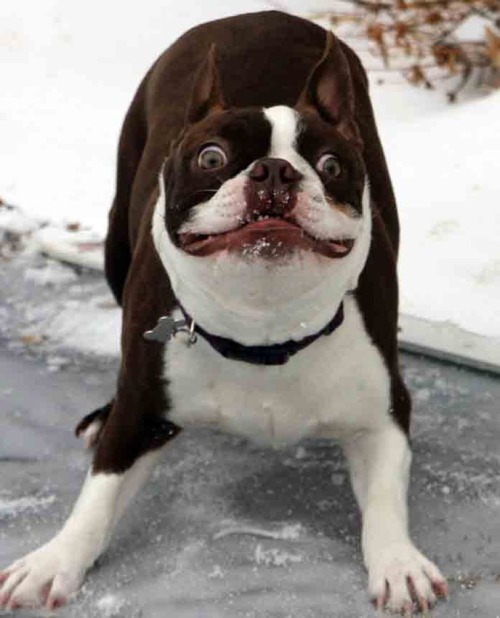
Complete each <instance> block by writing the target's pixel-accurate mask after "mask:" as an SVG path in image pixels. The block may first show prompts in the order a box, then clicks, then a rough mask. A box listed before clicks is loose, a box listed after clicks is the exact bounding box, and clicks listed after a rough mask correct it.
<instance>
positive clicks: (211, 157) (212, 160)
mask: <svg viewBox="0 0 500 618" xmlns="http://www.w3.org/2000/svg"><path fill="white" fill-rule="evenodd" d="M226 164H227V155H226V153H225V152H224V151H223V150H222V148H221V147H220V146H214V145H212V146H206V147H205V148H203V150H202V151H201V152H200V154H199V155H198V167H201V169H202V170H217V169H219V168H221V167H224V166H225V165H226Z"/></svg>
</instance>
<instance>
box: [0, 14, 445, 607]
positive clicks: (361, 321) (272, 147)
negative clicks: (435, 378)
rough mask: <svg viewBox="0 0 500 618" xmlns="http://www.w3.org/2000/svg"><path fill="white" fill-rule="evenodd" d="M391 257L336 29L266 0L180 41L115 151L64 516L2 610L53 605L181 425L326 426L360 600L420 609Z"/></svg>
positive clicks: (368, 113) (278, 438)
mask: <svg viewBox="0 0 500 618" xmlns="http://www.w3.org/2000/svg"><path fill="white" fill-rule="evenodd" d="M397 253H398V218H397V212H396V204H395V201H394V195H393V192H392V188H391V183H390V179H389V175H388V171H387V168H386V164H385V160H384V155H383V152H382V148H381V145H380V142H379V139H378V136H377V130H376V127H375V123H374V119H373V113H372V109H371V105H370V100H369V97H368V89H367V79H366V75H365V73H364V71H363V68H362V67H361V65H360V63H359V60H358V59H357V57H356V55H355V54H354V53H353V52H352V51H351V50H350V49H349V48H348V47H347V46H346V45H344V44H343V43H342V42H340V41H339V40H338V39H336V38H335V37H334V36H333V35H332V34H327V33H326V32H325V31H324V30H323V29H322V28H320V27H319V26H316V25H314V24H312V23H309V22H307V21H305V20H302V19H299V18H296V17H292V16H288V15H285V14H283V13H279V12H266V13H253V14H250V15H243V16H239V17H232V18H229V19H225V20H219V21H216V22H212V23H209V24H205V25H202V26H200V27H198V28H195V29H194V30H191V31H189V32H188V33H187V34H185V35H184V36H183V37H182V38H180V39H179V40H178V41H177V42H176V43H175V44H174V45H173V46H172V47H171V48H170V49H168V50H167V51H166V52H165V53H164V54H163V55H162V56H161V57H160V58H159V59H158V60H157V62H156V63H155V64H154V65H153V67H152V69H151V70H150V71H149V73H148V74H147V76H146V77H145V79H144V80H143V82H142V83H141V85H140V87H139V90H138V92H137V94H136V96H135V98H134V101H133V103H132V105H131V107H130V109H129V111H128V114H127V116H126V119H125V123H124V127H123V131H122V135H121V140H120V145H119V152H118V175H117V187H116V196H115V200H114V203H113V207H112V209H111V213H110V219H109V231H108V236H107V241H106V275H107V278H108V281H109V284H110V286H111V289H112V291H113V293H114V295H115V297H116V299H117V301H118V302H119V303H120V304H121V305H122V307H123V336H122V365H121V371H120V375H119V378H118V383H117V389H116V394H115V396H114V398H113V401H112V402H110V403H109V404H108V405H107V406H104V407H103V408H102V409H100V410H97V411H96V412H94V413H92V414H91V415H89V416H88V417H86V418H85V419H83V421H82V422H81V423H80V425H79V426H78V428H77V432H78V433H79V434H80V435H82V436H83V437H84V439H85V441H86V443H87V444H88V445H89V446H91V447H92V448H93V449H94V455H93V463H92V467H91V469H90V471H89V473H88V476H87V478H86V480H85V483H84V486H83V489H82V492H81V495H80V497H79V499H78V501H77V504H76V506H75V507H74V510H73V512H72V514H71V515H70V517H69V519H68V520H67V522H66V523H65V524H64V526H63V527H62V529H61V531H60V532H59V533H58V534H57V535H56V536H55V537H54V538H53V539H52V540H51V541H49V542H48V543H47V544H46V545H44V546H43V547H41V548H40V549H38V550H36V551H34V552H33V553H31V554H29V555H27V556H26V557H24V558H23V559H21V560H19V561H17V562H15V563H14V564H13V565H11V566H10V567H8V568H7V569H6V570H4V571H3V572H2V574H1V581H2V587H1V595H2V596H1V602H2V604H4V605H6V606H7V607H8V608H11V609H12V608H15V607H19V606H26V605H35V606H37V605H42V604H45V605H46V606H47V607H49V608H53V607H56V606H58V605H60V604H62V603H64V602H66V601H67V600H68V598H69V597H70V595H72V594H73V593H75V592H76V591H77V590H78V588H79V586H80V584H81V583H82V580H83V578H84V575H85V572H86V571H87V569H88V568H89V567H90V566H91V565H92V564H93V562H94V561H95V560H96V558H97V557H98V556H99V555H100V554H101V553H102V552H103V551H104V550H105V548H106V545H107V543H108V542H109V540H110V537H111V533H112V531H113V528H114V526H115V525H116V523H117V521H118V519H119V518H120V516H121V514H122V513H123V511H124V509H125V507H126V506H127V504H128V503H129V502H130V500H131V499H132V498H133V496H134V494H135V493H136V492H137V490H138V489H139V487H140V486H141V484H142V483H143V481H145V480H146V479H147V477H148V475H149V473H150V471H151V469H152V468H153V466H154V464H155V462H156V461H157V458H158V453H159V451H160V449H161V447H163V446H164V445H165V444H166V443H168V442H169V441H170V440H172V439H174V438H175V436H176V435H177V434H178V433H179V432H180V431H181V430H183V429H189V426H190V425H192V424H197V423H198V424H205V425H210V426H218V427H220V428H221V429H223V430H227V431H229V432H232V433H235V434H238V435H240V436H244V437H246V438H248V439H250V440H253V441H257V442H259V443H261V444H265V445H273V446H280V445H290V444H294V443H296V442H298V441H299V440H301V439H302V438H306V437H309V438H314V437H321V438H325V437H327V438H332V439H336V440H338V441H339V442H340V443H341V444H342V446H343V447H344V450H345V454H346V456H347V459H348V462H349V466H350V470H351V477H352V484H353V487H354V492H355V494H356V497H357V500H358V503H359V507H360V509H361V511H362V516H363V528H362V532H361V539H362V547H363V555H364V561H365V565H366V568H367V570H368V587H369V595H370V597H371V599H372V600H373V601H374V603H375V604H376V606H378V607H387V608H388V609H392V610H396V611H401V610H409V609H410V608H411V606H412V605H415V606H418V607H420V609H422V610H425V609H426V608H427V607H428V606H430V605H431V604H432V603H433V602H434V601H435V600H436V596H438V595H444V594H446V582H445V580H444V578H443V576H442V575H441V573H440V572H439V570H438V569H437V567H436V566H434V565H433V564H432V563H431V562H429V560H427V559H426V558H425V557H424V556H423V555H422V554H421V553H420V552H419V551H418V550H417V549H416V548H415V546H414V545H413V543H412V541H411V540H410V538H409V536H408V525H407V519H408V517H407V506H406V491H407V481H408V471H409V467H410V459H411V454H410V448H409V443H408V430H409V415H410V402H409V397H408V394H407V392H406V389H405V386H404V384H403V382H402V380H401V377H400V374H399V369H398V358H397V344H396V328H397V310H398V306H397V304H398V291H397V279H396V258H397ZM332 491H334V488H332ZM333 516H334V515H333V514H332V517H333Z"/></svg>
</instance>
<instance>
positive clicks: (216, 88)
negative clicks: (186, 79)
mask: <svg viewBox="0 0 500 618" xmlns="http://www.w3.org/2000/svg"><path fill="white" fill-rule="evenodd" d="M226 107H227V105H226V103H225V101H224V97H223V96H222V90H221V87H220V78H219V72H218V70H217V64H216V59H215V43H212V45H211V46H210V49H209V50H208V54H207V57H206V58H205V60H204V61H203V62H202V64H201V65H200V68H199V69H198V71H197V73H196V77H195V79H194V84H193V89H192V91H191V99H190V102H189V105H188V111H187V114H186V124H193V123H195V122H199V121H200V120H202V119H203V118H205V116H208V114H211V113H213V112H215V111H220V110H223V109H226Z"/></svg>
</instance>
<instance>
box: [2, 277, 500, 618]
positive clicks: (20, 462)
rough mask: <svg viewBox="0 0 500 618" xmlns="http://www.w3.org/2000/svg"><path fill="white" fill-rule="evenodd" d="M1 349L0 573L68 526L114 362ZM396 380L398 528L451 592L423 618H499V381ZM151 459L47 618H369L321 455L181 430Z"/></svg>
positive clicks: (359, 572)
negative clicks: (402, 383) (102, 548)
mask: <svg viewBox="0 0 500 618" xmlns="http://www.w3.org/2000/svg"><path fill="white" fill-rule="evenodd" d="M98 285H99V286H100V285H101V283H98ZM61 293H62V292H61ZM0 304H1V302H0ZM10 334H11V335H12V333H10ZM12 341H13V340H12V338H10V339H9V338H8V337H6V338H4V339H2V340H0V409H1V418H2V425H1V427H2V431H1V432H0V565H6V564H8V563H9V562H10V561H12V560H13V559H16V558H18V557H19V556H20V555H21V554H24V553H26V552H27V551H30V550H31V549H33V548H35V547H36V546H37V545H39V544H40V543H43V542H44V541H46V540H48V539H49V538H50V537H51V535H53V534H54V533H55V532H56V531H57V529H58V528H59V526H60V524H61V523H62V522H63V520H64V518H65V517H66V516H67V514H68V512H69V510H70V508H71V506H72V503H73V502H74V500H75V498H76V496H77V494H78V491H79V488H80V485H81V482H82V480H83V477H84V475H85V471H86V468H87V466H88V463H89V457H88V454H87V453H86V452H85V451H84V449H83V445H82V444H81V443H80V441H78V440H76V439H75V438H74V437H73V434H72V431H73V428H74V426H75V424H76V423H77V421H78V420H79V419H80V417H81V416H82V415H83V414H85V413H87V412H88V411H90V410H91V409H92V408H93V407H94V406H97V405H99V404H102V403H103V402H104V401H106V400H107V398H108V396H109V395H110V393H112V390H113V384H114V381H115V371H116V361H114V360H113V359H105V358H98V357H89V356H87V355H86V356H84V355H81V354H76V353H72V352H71V351H70V350H62V351H60V352H58V356H57V358H58V361H57V362H55V361H54V349H52V348H51V349H50V350H49V351H46V350H45V348H44V347H43V345H42V347H41V348H37V350H36V352H33V349H32V348H30V346H24V347H23V346H22V345H17V344H19V342H17V344H16V345H12ZM51 359H52V360H51ZM402 364H403V366H404V373H405V376H406V379H407V382H408V384H409V386H410V389H411V391H412V395H413V399H414V417H413V418H414V420H413V430H412V436H413V449H414V462H413V468H412V481H411V489H410V505H411V528H412V531H413V537H414V540H415V541H416V544H417V545H418V546H419V547H420V549H421V550H422V551H423V552H424V553H426V554H427V555H428V557H429V558H431V559H433V560H435V561H436V562H437V564H438V565H439V566H440V567H441V569H442V570H443V571H444V573H445V574H446V575H447V576H448V577H449V579H450V587H451V598H450V600H449V601H448V602H447V603H443V604H441V605H440V606H439V607H438V608H436V609H435V610H434V611H433V612H432V616H434V617H435V618H441V617H443V618H444V617H446V618H448V617H449V618H458V617H460V618H498V617H499V616H500V481H499V479H500V474H499V473H500V449H499V443H500V409H499V408H500V405H499V402H500V379H499V378H498V377H493V376H490V375H487V374H484V373H483V374H481V373H476V372H473V371H470V370H465V369H461V368H458V367H454V366H451V365H445V364H442V363H438V362H435V361H432V360H429V359H423V358H418V357H414V356H409V355H403V357H402ZM164 451H165V452H164V458H163V460H162V463H161V465H160V466H159V467H158V469H157V471H156V472H155V474H154V476H153V479H152V481H151V482H150V483H149V484H148V485H147V486H146V488H145V489H144V491H143V492H142V494H141V495H140V497H139V499H138V500H137V501H136V503H135V504H134V505H133V507H132V508H131V509H130V511H129V513H128V514H127V515H126V517H125V518H124V521H123V522H122V524H121V525H120V527H119V529H118V531H117V533H116V534H115V537H114V540H113V541H112V543H111V546H110V548H109V550H108V551H107V553H106V554H105V555H104V556H103V557H102V558H101V559H100V560H99V562H98V564H97V565H96V566H95V567H94V568H93V569H92V570H91V571H90V573H89V575H88V578H87V580H86V583H85V585H84V588H83V590H82V592H81V593H80V594H79V595H78V597H77V598H76V599H74V600H73V602H72V603H71V605H70V606H68V607H66V608H64V609H62V610H60V611H59V614H60V616H63V617H68V618H77V617H85V618H87V617H94V616H95V617H100V616H102V617H112V616H117V617H120V618H132V617H139V616H143V617H144V618H156V617H162V618H164V617H166V616H168V617H173V618H219V617H220V618H226V617H228V618H240V617H248V618H251V617H253V618H268V617H269V618H308V617H311V618H326V617H333V618H365V617H369V616H373V615H375V613H374V611H373V610H372V609H371V608H370V606H369V604H368V601H367V595H366V591H365V585H366V574H365V572H364V569H363V567H362V564H361V555H360V540H359V516H358V513H357V510H356V507H355V503H354V499H353V495H352V492H351V489H350V485H349V482H348V477H347V473H346V466H345V462H344V460H343V457H342V455H341V453H340V451H339V450H338V448H337V447H336V446H335V445H332V444H330V443H328V442H323V441H322V442H306V443H304V444H301V445H300V446H299V447H295V448H292V449H288V450H285V451H269V450H264V449H260V448H256V447H255V446H252V445H251V444H248V443H247V442H245V441H242V440H239V439H235V438H233V437H229V436H226V435H223V434H221V433H216V432H213V431H208V430H193V431H187V432H184V433H182V434H181V435H180V436H179V437H178V438H177V439H176V440H175V441H174V442H172V443H171V444H170V445H169V446H168V447H166V448H165V449H164ZM0 614H1V612H0ZM19 615H20V616H21V615H30V616H41V615H44V614H43V612H41V611H39V610H38V611H31V612H23V613H22V614H21V613H20V614H19Z"/></svg>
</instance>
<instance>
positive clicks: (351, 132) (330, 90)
mask: <svg viewBox="0 0 500 618" xmlns="http://www.w3.org/2000/svg"><path fill="white" fill-rule="evenodd" d="M295 108H296V109H297V110H298V111H299V112H300V111H305V110H308V111H315V112H317V113H319V114H320V116H321V117H322V118H324V119H325V120H327V121H328V122H330V123H332V124H334V125H335V128H336V129H337V130H338V131H339V132H340V133H341V134H342V135H343V136H344V137H345V138H346V139H349V140H354V141H361V140H360V135H359V130H358V127H357V124H356V121H355V120H354V86H353V83H352V78H351V71H350V69H349V63H348V62H347V58H346V57H345V55H344V52H343V51H342V48H341V47H340V43H339V40H338V39H337V38H336V37H335V36H334V35H333V33H332V32H330V31H329V32H327V35H326V43H325V49H324V51H323V55H322V56H321V58H320V59H319V61H318V62H317V63H316V65H315V66H314V67H313V69H312V71H311V72H310V73H309V76H308V78H307V80H306V84H305V86H304V89H303V90H302V93H301V95H300V97H299V99H298V101H297V104H296V105H295Z"/></svg>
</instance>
